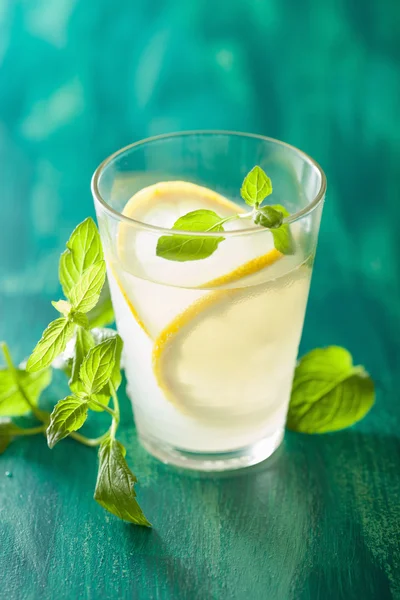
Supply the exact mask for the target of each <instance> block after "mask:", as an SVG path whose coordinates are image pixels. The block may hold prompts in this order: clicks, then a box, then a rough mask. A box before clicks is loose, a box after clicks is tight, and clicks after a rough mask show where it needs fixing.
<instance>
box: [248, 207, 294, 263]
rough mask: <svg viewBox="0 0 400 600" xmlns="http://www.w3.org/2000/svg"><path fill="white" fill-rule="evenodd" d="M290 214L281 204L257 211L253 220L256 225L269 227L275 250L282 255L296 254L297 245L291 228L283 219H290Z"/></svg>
mask: <svg viewBox="0 0 400 600" xmlns="http://www.w3.org/2000/svg"><path fill="white" fill-rule="evenodd" d="M289 215H290V213H289V212H288V211H287V210H286V208H285V207H284V206H282V205H280V204H274V205H273V206H269V205H268V206H263V207H262V208H259V209H257V211H256V212H255V214H254V217H253V220H254V223H255V224H256V225H261V227H267V228H268V229H270V230H271V233H272V237H273V238H274V246H275V248H276V249H277V250H278V251H279V252H281V253H282V254H294V251H295V244H294V239H293V236H292V233H291V231H290V227H289V225H288V224H287V223H283V219H284V218H285V217H288V216H289Z"/></svg>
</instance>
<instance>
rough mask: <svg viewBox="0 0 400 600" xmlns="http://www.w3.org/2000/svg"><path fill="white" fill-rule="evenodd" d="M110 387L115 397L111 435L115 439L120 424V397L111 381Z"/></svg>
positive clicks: (113, 397)
mask: <svg viewBox="0 0 400 600" xmlns="http://www.w3.org/2000/svg"><path fill="white" fill-rule="evenodd" d="M110 388H111V395H112V399H113V403H114V417H113V420H112V423H111V428H110V436H111V439H113V440H115V434H116V432H117V429H118V425H119V418H120V412H119V402H118V397H117V394H116V392H115V388H114V386H113V384H112V383H110Z"/></svg>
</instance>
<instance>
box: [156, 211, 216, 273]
mask: <svg viewBox="0 0 400 600" xmlns="http://www.w3.org/2000/svg"><path fill="white" fill-rule="evenodd" d="M223 220H224V219H222V218H221V217H219V216H218V215H217V214H216V213H215V212H214V211H212V210H206V209H200V210H194V211H192V212H189V213H187V214H186V215H184V216H183V217H180V218H179V219H178V220H177V221H176V222H175V223H174V225H173V227H172V229H175V230H179V231H207V232H216V233H218V232H220V231H224V228H223V225H222V223H221V221H223ZM223 240H224V238H223V237H220V236H218V237H201V236H190V235H163V236H161V237H160V238H159V240H158V242H157V248H156V254H157V256H160V257H161V258H165V259H167V260H174V261H179V262H185V261H188V260H201V259H203V258H208V257H209V256H211V255H212V254H213V253H214V252H215V250H216V249H217V247H218V244H219V243H220V242H222V241H223Z"/></svg>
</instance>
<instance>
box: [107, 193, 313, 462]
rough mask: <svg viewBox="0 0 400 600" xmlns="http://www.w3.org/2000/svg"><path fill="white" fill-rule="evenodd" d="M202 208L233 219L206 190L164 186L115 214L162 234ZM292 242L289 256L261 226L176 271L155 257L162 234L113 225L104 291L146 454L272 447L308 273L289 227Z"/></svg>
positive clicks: (225, 204) (296, 230)
mask: <svg viewBox="0 0 400 600" xmlns="http://www.w3.org/2000/svg"><path fill="white" fill-rule="evenodd" d="M201 208H205V209H209V210H213V211H215V212H216V213H218V214H219V215H221V216H222V217H224V216H229V215H232V214H235V213H237V212H240V211H241V210H242V209H240V208H239V207H238V206H237V205H236V204H234V203H233V202H231V201H229V200H227V199H225V198H223V197H222V196H220V195H218V194H216V193H215V192H213V191H211V190H207V189H206V188H202V187H199V186H196V185H194V184H189V183H185V182H168V183H160V184H156V185H153V186H150V187H148V188H145V189H144V190H141V191H140V192H139V193H137V194H136V195H135V196H134V197H133V198H131V199H130V200H129V202H128V203H127V204H126V206H125V209H124V210H123V214H124V215H125V216H127V217H130V218H133V219H136V220H137V221H140V222H142V223H146V224H150V225H155V226H158V227H164V228H171V227H172V225H173V223H174V222H175V221H176V220H177V219H178V218H179V217H180V216H182V215H184V214H186V213H187V212H189V211H191V210H198V209H201ZM225 227H226V231H231V230H232V231H233V230H238V229H241V228H244V227H249V222H248V221H247V222H245V221H244V220H242V221H241V220H238V221H232V222H230V223H227V224H226V226H225ZM291 234H292V236H293V238H294V242H295V248H296V252H295V254H293V255H291V256H283V255H281V254H280V253H279V252H278V251H277V250H275V248H274V244H273V238H272V235H271V233H270V232H268V231H266V230H265V229H262V230H261V231H260V233H259V234H258V233H253V234H251V235H241V236H235V237H234V238H229V235H228V236H226V238H225V240H224V241H223V242H222V243H220V244H219V246H218V249H217V250H216V252H215V253H214V254H212V256H210V257H209V258H206V259H203V260H199V261H188V262H175V261H169V260H166V259H163V258H160V257H158V256H157V255H156V245H157V240H158V237H159V235H161V234H157V235H156V234H153V233H152V234H151V235H150V233H149V231H147V230H146V229H143V230H140V229H133V228H132V227H130V226H129V224H127V223H126V222H124V221H121V222H120V223H119V224H118V231H117V243H116V244H115V249H114V251H113V252H110V251H108V252H107V249H106V253H107V261H108V275H109V282H110V288H111V293H112V299H113V304H114V309H115V314H116V320H117V325H118V330H119V333H120V335H121V336H122V338H123V340H124V365H125V370H126V376H127V380H128V391H129V394H130V396H131V398H132V400H133V403H134V412H135V419H136V424H137V427H138V430H139V433H140V436H141V438H142V440H143V441H144V443H145V444H146V445H148V446H150V447H151V449H152V451H153V453H155V454H157V450H155V446H156V447H157V449H159V448H160V444H161V445H162V444H165V447H166V448H168V452H169V453H170V454H171V448H176V449H178V450H181V451H184V452H187V453H196V452H201V453H206V454H207V453H209V454H214V453H231V452H232V451H233V452H234V451H235V450H239V449H241V451H242V449H243V448H244V447H246V446H254V444H257V442H258V441H261V440H262V443H263V444H270V445H271V451H272V450H273V448H274V447H276V446H277V445H278V444H279V442H280V439H281V437H282V434H283V428H284V423H285V418H286V412H287V406H288V402H289V397H290V389H291V383H292V378H293V372H294V367H295V362H296V357H297V352H298V345H299V341H300V336H301V331H302V326H303V320H304V313H305V308H306V302H307V296H308V289H309V283H310V276H311V267H310V266H309V265H308V262H309V261H307V260H306V257H305V256H304V253H303V251H302V244H301V243H299V239H300V235H301V228H300V226H299V225H297V223H294V224H292V225H291ZM153 442H154V443H153ZM242 455H243V452H242ZM243 460H244V462H246V456H245V453H244V459H243ZM180 462H181V463H182V460H180ZM248 462H249V461H248V460H247V462H246V464H248ZM182 464H184V461H183V463H182ZM238 466H239V463H238ZM203 468H204V465H203ZM213 468H215V463H214V466H213Z"/></svg>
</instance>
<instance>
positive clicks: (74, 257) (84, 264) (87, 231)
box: [59, 218, 103, 298]
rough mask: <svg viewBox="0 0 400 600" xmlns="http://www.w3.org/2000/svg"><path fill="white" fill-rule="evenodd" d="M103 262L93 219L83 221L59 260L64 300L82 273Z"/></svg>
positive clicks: (73, 233)
mask: <svg viewBox="0 0 400 600" xmlns="http://www.w3.org/2000/svg"><path fill="white" fill-rule="evenodd" d="M102 260H103V249H102V246H101V242H100V236H99V232H98V231H97V227H96V225H95V223H94V221H93V219H91V218H88V219H85V221H83V222H82V223H80V224H79V225H78V226H77V227H76V228H75V229H74V231H73V232H72V234H71V237H70V238H69V240H68V242H67V249H66V250H65V252H63V254H62V255H61V258H60V266H59V277H60V282H61V285H62V288H63V292H64V294H65V297H66V298H69V294H70V291H71V289H72V288H73V287H74V285H76V284H77V283H78V281H79V280H80V278H81V277H82V275H83V273H84V272H85V271H86V269H88V268H89V267H91V266H92V265H94V264H95V263H97V262H99V261H102Z"/></svg>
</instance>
